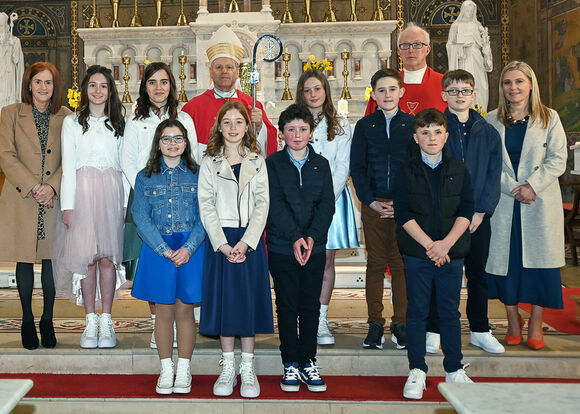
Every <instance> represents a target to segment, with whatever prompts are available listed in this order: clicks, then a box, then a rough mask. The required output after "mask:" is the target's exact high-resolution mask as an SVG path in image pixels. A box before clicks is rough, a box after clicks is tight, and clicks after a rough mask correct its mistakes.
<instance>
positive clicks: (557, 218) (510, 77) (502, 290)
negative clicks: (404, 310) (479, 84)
mask: <svg viewBox="0 0 580 414" xmlns="http://www.w3.org/2000/svg"><path fill="white" fill-rule="evenodd" d="M486 120H487V121H488V122H489V123H491V124H492V125H493V126H494V127H495V128H496V129H497V130H498V132H499V133H500V135H501V138H502V142H503V164H502V174H501V197H500V201H499V204H498V206H497V208H496V210H495V213H494V215H493V217H492V218H491V231H492V233H491V243H490V249H489V259H488V261H487V267H486V270H487V272H488V273H490V277H489V297H490V298H492V299H496V298H498V299H500V300H501V301H502V302H503V303H504V304H505V306H506V311H507V315H508V330H507V334H506V343H507V344H508V345H517V344H519V343H521V341H522V328H523V325H524V320H523V318H522V317H521V316H520V315H519V312H518V303H520V302H523V303H530V304H532V314H531V316H530V319H529V321H528V339H527V344H528V346H529V347H530V348H533V349H540V348H542V347H544V337H543V332H542V314H543V310H544V308H545V307H548V308H554V309H561V308H562V307H563V302H562V289H561V278H560V269H559V268H560V267H562V266H564V217H563V211H562V196H561V193H560V186H559V184H558V177H559V176H561V175H562V174H563V173H564V170H565V169H566V159H567V151H566V135H565V133H564V128H563V127H562V123H561V122H560V118H559V116H558V113H557V112H556V111H554V110H552V109H550V108H547V107H546V106H545V105H543V104H542V102H541V100H540V92H539V88H538V82H537V80H536V76H535V74H534V72H533V70H532V68H531V67H530V66H529V65H528V64H527V63H524V62H518V61H513V62H510V63H509V64H508V65H507V66H506V67H505V68H504V69H503V71H502V74H501V77H500V85H499V107H498V108H497V109H496V110H495V111H492V112H491V113H490V114H489V115H488V116H487V118H486Z"/></svg>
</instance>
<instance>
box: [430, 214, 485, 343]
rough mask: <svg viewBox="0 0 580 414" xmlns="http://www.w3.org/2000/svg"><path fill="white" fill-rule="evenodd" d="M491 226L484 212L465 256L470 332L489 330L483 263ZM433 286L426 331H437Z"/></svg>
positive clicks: (437, 319) (437, 321) (437, 320)
mask: <svg viewBox="0 0 580 414" xmlns="http://www.w3.org/2000/svg"><path fill="white" fill-rule="evenodd" d="M490 237H491V226H490V222H489V216H488V215H487V214H486V215H485V217H484V218H483V221H482V222H481V224H480V225H479V227H478V228H477V230H476V231H475V233H473V234H472V235H471V249H470V252H469V255H468V256H467V257H465V275H466V276H467V319H469V329H470V330H471V331H472V332H487V331H489V320H488V318H487V304H488V297H487V273H486V272H485V264H486V263H487V257H488V256H489V240H490ZM436 301H437V299H436V294H435V288H434V287H433V289H431V306H430V309H429V319H428V321H427V331H429V332H437V333H438V332H439V316H438V315H437V306H436V305H437V303H436Z"/></svg>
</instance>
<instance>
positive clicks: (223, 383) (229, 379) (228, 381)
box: [213, 352, 238, 397]
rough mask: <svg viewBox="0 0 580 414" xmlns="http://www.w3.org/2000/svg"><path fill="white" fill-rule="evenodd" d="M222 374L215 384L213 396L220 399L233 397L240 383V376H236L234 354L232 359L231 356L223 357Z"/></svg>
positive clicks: (221, 363) (221, 361) (221, 362)
mask: <svg viewBox="0 0 580 414" xmlns="http://www.w3.org/2000/svg"><path fill="white" fill-rule="evenodd" d="M220 365H221V367H222V373H221V374H220V376H219V377H218V379H217V381H216V382H215V384H213V395H216V396H218V397H227V396H229V395H232V392H234V387H235V386H236V385H237V383H238V376H237V375H236V368H235V366H234V355H233V352H232V355H231V358H230V357H229V356H227V357H226V356H225V355H224V356H222V359H221V360H220Z"/></svg>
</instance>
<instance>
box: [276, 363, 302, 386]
mask: <svg viewBox="0 0 580 414" xmlns="http://www.w3.org/2000/svg"><path fill="white" fill-rule="evenodd" d="M280 388H282V391H286V392H297V391H299V390H300V372H299V371H298V363H297V362H286V363H285V364H284V375H282V380H281V381H280Z"/></svg>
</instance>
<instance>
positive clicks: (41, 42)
mask: <svg viewBox="0 0 580 414" xmlns="http://www.w3.org/2000/svg"><path fill="white" fill-rule="evenodd" d="M12 11H13V12H16V13H17V14H18V19H17V20H16V22H15V23H14V34H15V35H16V36H18V37H19V38H20V42H21V44H22V51H23V53H24V62H25V65H26V66H30V65H31V64H33V63H35V62H41V61H51V62H53V63H55V64H56V57H57V56H56V47H57V28H56V25H55V23H56V22H54V21H53V18H52V17H51V16H50V15H49V14H47V13H46V12H45V11H44V10H43V9H42V8H41V7H38V8H36V7H19V8H16V9H14V10H12Z"/></svg>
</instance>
